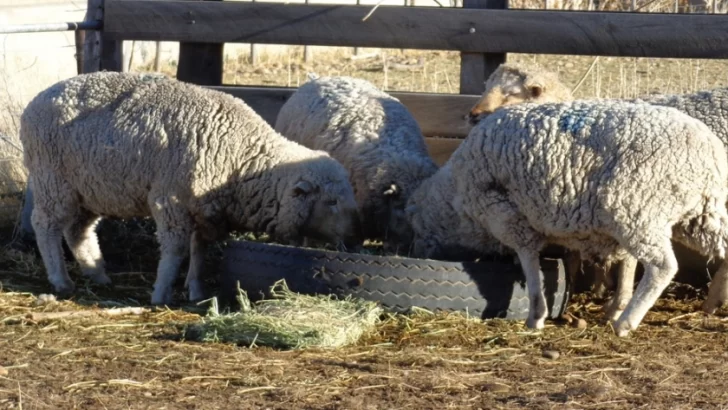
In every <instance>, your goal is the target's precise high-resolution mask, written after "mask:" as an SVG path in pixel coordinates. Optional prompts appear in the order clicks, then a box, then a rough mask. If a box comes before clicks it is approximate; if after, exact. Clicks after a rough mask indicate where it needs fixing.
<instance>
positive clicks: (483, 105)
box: [467, 64, 573, 125]
mask: <svg viewBox="0 0 728 410" xmlns="http://www.w3.org/2000/svg"><path fill="white" fill-rule="evenodd" d="M572 99H573V97H572V95H571V90H569V88H567V87H566V86H565V85H564V84H562V83H561V82H560V81H559V79H558V77H557V76H556V74H554V73H551V72H547V71H544V70H543V69H542V68H540V67H537V66H527V65H514V64H502V65H501V66H500V67H498V69H497V70H496V71H495V72H494V73H493V74H491V76H490V77H488V80H487V81H486V83H485V91H484V92H483V95H482V97H481V98H480V100H478V102H477V103H476V104H475V105H474V106H473V108H471V110H470V112H469V113H468V115H467V119H468V122H469V123H470V125H475V124H476V123H477V122H478V121H479V120H481V119H482V118H484V117H485V116H487V115H489V114H491V113H493V112H494V111H495V110H497V109H498V108H500V107H504V106H508V105H514V104H521V103H525V102H532V103H537V104H543V103H549V102H564V101H571V100H572Z"/></svg>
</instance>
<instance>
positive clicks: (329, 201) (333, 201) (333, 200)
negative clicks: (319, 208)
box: [324, 199, 339, 206]
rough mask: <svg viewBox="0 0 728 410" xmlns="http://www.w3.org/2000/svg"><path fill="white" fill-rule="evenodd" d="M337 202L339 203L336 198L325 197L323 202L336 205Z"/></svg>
mask: <svg viewBox="0 0 728 410" xmlns="http://www.w3.org/2000/svg"><path fill="white" fill-rule="evenodd" d="M338 203H339V201H337V200H336V199H327V200H326V201H325V202H324V204H325V205H327V206H336V204H338Z"/></svg>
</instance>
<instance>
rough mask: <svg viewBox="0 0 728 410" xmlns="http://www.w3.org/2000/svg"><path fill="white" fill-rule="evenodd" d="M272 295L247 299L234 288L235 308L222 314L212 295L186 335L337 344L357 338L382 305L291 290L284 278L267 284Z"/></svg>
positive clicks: (295, 345) (280, 344)
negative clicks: (206, 308)
mask: <svg viewBox="0 0 728 410" xmlns="http://www.w3.org/2000/svg"><path fill="white" fill-rule="evenodd" d="M271 295H272V296H273V298H271V299H264V300H261V301H258V302H257V303H256V304H255V305H253V304H251V302H250V300H249V299H248V296H247V294H246V292H245V291H243V290H241V289H240V288H238V297H237V299H238V302H239V304H240V306H241V310H240V312H233V313H225V314H221V313H220V312H219V310H218V306H217V299H215V298H213V299H212V304H211V306H210V310H209V311H208V314H207V316H205V317H204V318H202V320H201V323H199V324H193V325H192V326H191V327H190V328H188V331H187V335H188V337H189V336H191V337H192V338H193V339H197V340H200V341H204V342H215V343H217V342H223V343H235V344H242V345H247V346H271V347H276V348H284V349H304V348H310V347H318V348H337V347H343V346H348V345H351V344H353V343H356V342H357V341H358V340H359V338H360V337H361V336H362V335H364V334H365V333H367V332H369V331H371V330H372V329H373V328H374V326H375V325H376V324H377V323H378V322H379V315H380V314H381V313H382V309H381V308H380V307H379V306H377V304H376V303H373V302H369V301H365V300H361V299H358V298H350V297H347V298H344V299H336V298H335V297H333V296H331V295H327V296H324V295H316V296H309V295H302V294H299V293H296V292H292V291H291V290H290V289H289V288H288V286H287V285H286V283H285V281H283V280H281V281H278V282H276V283H275V284H274V285H273V286H272V287H271Z"/></svg>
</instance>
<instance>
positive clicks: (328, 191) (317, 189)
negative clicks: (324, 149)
mask: <svg viewBox="0 0 728 410" xmlns="http://www.w3.org/2000/svg"><path fill="white" fill-rule="evenodd" d="M316 162H317V163H316V164H313V165H312V164H311V163H309V164H308V165H310V166H308V167H296V168H294V172H292V173H290V174H289V175H291V177H292V178H291V183H290V185H289V186H288V187H287V188H286V189H285V190H284V191H283V192H282V195H283V198H282V199H281V200H280V210H279V212H278V215H279V217H278V218H277V219H278V220H277V221H276V231H277V233H279V234H280V235H279V236H282V237H285V238H286V239H288V240H289V241H291V240H293V241H299V240H301V239H303V240H306V243H314V244H318V243H322V242H323V243H330V244H333V245H336V246H337V247H338V248H340V249H342V250H343V249H355V248H357V247H358V246H360V245H361V244H362V242H363V238H362V235H361V223H360V217H359V212H358V209H357V204H356V201H355V200H354V190H353V188H352V187H351V183H350V182H349V178H348V173H347V172H346V170H344V168H343V166H341V164H339V163H338V162H336V161H334V160H333V159H331V158H330V157H328V156H327V157H323V158H319V159H317V160H316ZM294 243H297V242H294Z"/></svg>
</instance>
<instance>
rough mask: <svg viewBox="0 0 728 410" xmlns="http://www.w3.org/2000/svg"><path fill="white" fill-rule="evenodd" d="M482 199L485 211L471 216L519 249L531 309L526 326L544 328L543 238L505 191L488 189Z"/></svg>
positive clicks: (503, 241) (500, 238) (517, 251)
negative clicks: (540, 257)
mask: <svg viewBox="0 0 728 410" xmlns="http://www.w3.org/2000/svg"><path fill="white" fill-rule="evenodd" d="M480 201H482V202H481V203H482V204H483V205H484V211H485V212H483V213H482V214H479V215H471V217H473V219H475V220H477V221H478V222H479V223H480V224H482V225H483V226H485V227H487V228H488V230H489V231H490V232H491V234H492V235H493V237H495V238H496V239H497V240H499V241H500V242H501V243H503V244H504V245H506V246H508V247H510V248H511V249H513V250H515V251H516V254H517V255H518V259H519V261H520V262H521V268H522V269H523V273H524V276H525V277H526V286H527V289H528V299H529V309H528V319H527V320H526V326H527V327H528V328H531V329H543V327H544V324H545V323H544V322H545V321H546V315H547V314H548V309H547V307H546V296H545V295H544V288H543V272H541V265H540V261H539V251H540V250H541V249H542V248H543V246H544V239H543V237H542V236H541V235H540V234H539V233H538V232H536V231H534V230H533V228H531V226H530V224H529V223H528V220H526V218H525V216H523V214H521V213H520V212H519V211H518V209H517V208H516V206H515V205H514V204H513V203H511V202H510V200H509V199H508V197H506V196H505V195H504V194H502V193H500V192H498V191H486V192H485V195H484V196H483V197H482V198H480Z"/></svg>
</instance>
